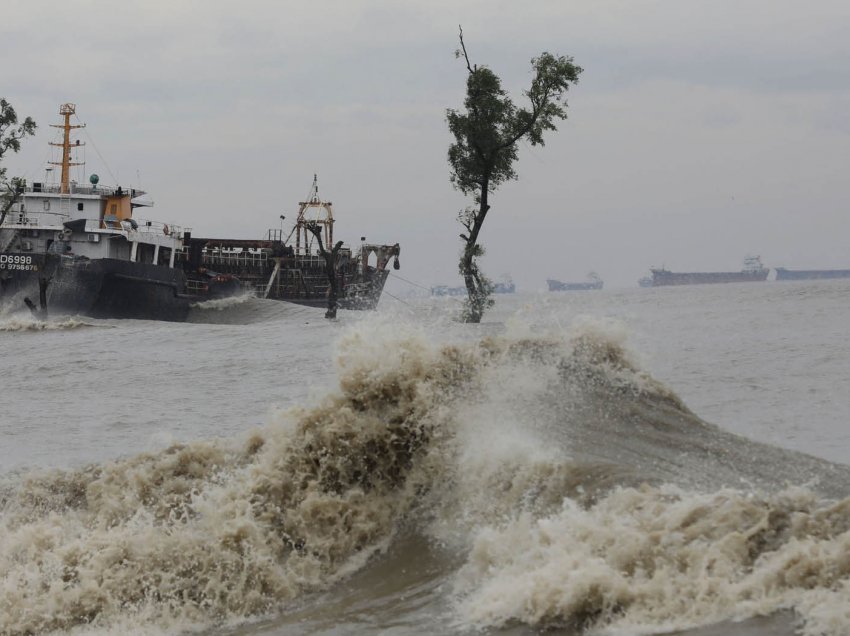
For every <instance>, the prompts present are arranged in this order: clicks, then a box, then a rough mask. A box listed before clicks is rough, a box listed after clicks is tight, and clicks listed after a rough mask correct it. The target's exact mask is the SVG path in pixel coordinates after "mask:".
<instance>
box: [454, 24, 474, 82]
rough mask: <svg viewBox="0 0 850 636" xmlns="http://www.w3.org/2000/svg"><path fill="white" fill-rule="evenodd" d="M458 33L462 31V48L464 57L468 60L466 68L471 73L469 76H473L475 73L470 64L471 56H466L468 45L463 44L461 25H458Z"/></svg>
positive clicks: (461, 35) (461, 36) (461, 34)
mask: <svg viewBox="0 0 850 636" xmlns="http://www.w3.org/2000/svg"><path fill="white" fill-rule="evenodd" d="M457 28H458V31H460V48H461V50H462V51H463V57H464V59H465V60H466V68H467V70H468V71H469V74H470V75H472V73H474V71H473V69H472V65H471V64H470V63H469V55H467V54H466V44H464V43H463V27H462V26H461V25H459V24H458V25H457Z"/></svg>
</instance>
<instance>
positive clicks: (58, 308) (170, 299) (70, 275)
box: [0, 103, 399, 321]
mask: <svg viewBox="0 0 850 636" xmlns="http://www.w3.org/2000/svg"><path fill="white" fill-rule="evenodd" d="M59 114H60V115H61V116H62V117H63V118H64V122H63V123H62V124H58V125H55V127H57V128H60V129H62V141H61V142H60V143H51V144H50V145H51V146H55V147H58V148H59V149H60V153H61V158H60V160H59V161H51V162H49V164H48V168H49V170H50V171H52V166H54V165H55V166H59V167H61V177H60V180H59V182H58V183H55V182H54V183H49V182H48V180H47V178H46V179H45V181H44V182H33V183H26V182H24V181H21V180H18V181H16V182H15V184H14V188H13V192H12V193H11V195H10V197H9V198H8V199H7V200H6V203H5V204H4V205H3V210H4V212H3V213H2V215H0V305H2V306H4V307H11V308H12V309H13V310H14V309H17V308H19V307H23V306H24V305H26V306H27V307H29V308H30V310H32V311H33V313H34V314H36V315H37V316H39V317H43V316H46V315H47V314H48V312H50V313H60V314H81V315H86V316H91V317H95V318H137V319H147V320H170V321H183V320H186V318H187V317H188V314H189V311H190V308H191V306H192V305H193V304H195V303H198V302H201V301H205V300H212V299H217V298H224V297H227V296H234V295H239V294H244V293H246V292H249V293H256V294H257V295H260V296H262V297H264V298H272V299H276V300H286V301H291V302H296V303H300V304H305V305H323V304H325V303H326V297H327V290H328V287H329V285H328V279H327V275H326V269H325V261H324V259H323V258H322V257H321V255H320V254H319V251H318V250H317V249H316V246H315V240H314V239H315V237H314V236H313V233H312V232H310V233H309V234H310V237H308V236H307V234H308V231H307V230H308V226H309V225H313V226H314V227H315V224H317V225H318V226H320V227H321V228H322V231H323V232H324V236H325V239H326V244H327V245H328V249H330V248H331V243H332V241H333V222H334V221H333V215H332V211H331V205H330V203H328V202H324V201H321V200H320V199H319V198H318V188H317V186H316V179H315V176H314V179H313V186H314V187H313V193H312V195H311V197H310V198H309V199H308V201H306V202H303V203H302V204H301V210H300V213H299V220H298V222H297V223H296V226H295V228H293V232H295V233H296V240H295V245H289V244H287V242H286V241H285V240H284V239H283V236H282V231H269V236H268V238H267V240H264V241H238V240H227V239H200V238H193V237H192V234H191V232H190V231H189V229H188V228H182V227H180V226H178V225H176V224H173V223H163V222H160V221H151V220H144V219H141V218H139V215H138V212H139V211H140V210H142V209H144V208H147V207H150V206H152V205H153V202H152V201H151V199H150V197H149V196H148V195H147V193H145V192H144V191H142V190H140V189H135V188H129V189H125V188H122V187H121V186H104V185H102V184H100V183H99V181H100V180H99V178H98V176H97V175H96V174H92V175H91V176H90V177H89V180H88V183H87V184H80V183H77V182H76V181H73V180H72V179H71V178H70V173H71V168H72V167H74V166H83V165H84V162H79V161H76V160H75V159H76V157H72V155H74V154H75V153H76V152H77V151H78V150H79V149H80V148H81V147H82V146H85V144H84V143H82V142H80V141H79V140H75V141H72V140H71V133H72V131H73V130H75V129H77V128H83V127H84V126H85V124H81V123H75V124H72V123H71V117H72V116H75V115H76V106H75V105H74V104H71V103H67V104H62V105H61V106H60V109H59ZM72 159H74V160H72ZM317 207H318V208H323V209H324V210H325V214H324V216H321V215H316V218H308V216H307V214H308V212H312V211H313V209H314V208H317ZM291 234H292V233H290V237H291ZM398 254H399V246H398V244H394V245H373V244H366V242H365V240H362V242H361V246H360V251H359V254H357V255H356V256H353V255H352V253H351V250H350V249H348V248H344V247H341V249H340V250H338V253H337V260H336V264H337V267H336V272H337V276H338V278H337V280H338V282H339V283H340V285H339V290H340V291H339V306H340V307H342V308H348V309H371V308H374V307H375V306H376V305H377V303H378V300H379V298H380V295H381V292H382V290H383V287H384V282H385V281H386V278H387V276H388V273H389V270H388V269H387V266H388V264H389V262H390V259H391V258H393V257H394V258H395V262H394V263H393V265H394V266H395V267H396V268H397V267H398ZM34 299H37V302H38V305H37V306H36V301H35V300H34Z"/></svg>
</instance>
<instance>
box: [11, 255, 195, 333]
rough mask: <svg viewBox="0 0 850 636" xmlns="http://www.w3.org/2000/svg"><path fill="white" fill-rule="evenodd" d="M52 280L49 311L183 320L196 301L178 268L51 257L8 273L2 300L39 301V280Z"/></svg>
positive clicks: (50, 313)
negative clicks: (35, 267) (32, 268)
mask: <svg viewBox="0 0 850 636" xmlns="http://www.w3.org/2000/svg"><path fill="white" fill-rule="evenodd" d="M41 279H45V280H47V281H48V283H47V293H46V299H47V312H48V315H54V314H72V315H83V316H90V317H92V318H132V319H139V320H167V321H175V322H182V321H184V320H186V317H187V316H188V314H189V306H190V304H191V303H192V302H193V301H195V300H197V298H193V297H191V296H188V295H187V294H186V293H185V291H186V277H185V274H184V273H183V272H182V271H181V270H178V269H172V268H169V267H165V266H161V265H152V264H147V263H132V262H129V261H123V260H117V259H109V258H104V259H94V260H88V259H72V258H66V257H62V258H59V257H46V258H45V259H44V261H43V264H42V265H41V266H40V267H39V269H38V271H20V272H7V273H6V275H5V277H4V278H2V279H0V302H2V303H3V304H8V303H11V304H12V305H13V306H14V305H16V304H17V303H20V306H21V307H23V306H24V298H25V297H26V298H30V299H31V300H32V301H33V302H34V303H36V304H37V303H38V299H39V280H41Z"/></svg>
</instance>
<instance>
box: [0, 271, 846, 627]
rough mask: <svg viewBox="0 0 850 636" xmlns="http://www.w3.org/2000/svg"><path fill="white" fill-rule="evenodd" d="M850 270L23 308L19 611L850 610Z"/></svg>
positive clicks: (601, 617) (791, 614) (16, 404)
mask: <svg viewBox="0 0 850 636" xmlns="http://www.w3.org/2000/svg"><path fill="white" fill-rule="evenodd" d="M848 294H850V281H823V282H809V283H805V282H800V283H797V282H789V283H780V282H768V283H762V284H730V285H715V286H694V287H680V288H668V289H663V288H662V289H637V288H636V289H631V290H611V291H608V290H605V291H601V292H587V293H562V294H553V293H546V292H530V291H529V292H526V293H519V294H514V295H505V296H499V297H497V304H496V306H495V307H494V309H493V310H492V311H491V312H490V313H488V314H487V315H486V319H485V322H484V323H483V324H481V325H465V324H462V323H459V322H457V321H456V320H455V317H456V313H457V310H458V303H457V301H456V300H455V299H454V298H436V299H430V298H427V299H425V298H423V299H401V300H396V299H395V298H392V297H385V298H384V299H383V300H382V301H381V306H380V308H379V310H378V311H377V312H368V313H360V312H342V313H341V316H340V319H339V320H337V321H335V322H331V321H326V320H324V318H323V312H322V311H321V310H317V309H311V308H304V307H299V306H295V305H289V304H286V303H280V302H275V301H263V300H258V299H253V298H240V299H233V300H228V301H214V302H211V303H206V304H203V305H200V306H198V307H195V308H193V311H192V315H191V320H190V322H188V323H185V324H175V323H163V322H146V321H117V320H116V321H110V320H105V321H101V320H92V319H88V318H84V317H78V316H52V317H51V318H50V320H48V321H46V322H39V321H35V320H33V319H32V317H30V316H29V315H28V314H26V313H21V312H20V311H18V308H17V307H6V308H5V309H3V310H2V313H0V634H44V633H57V634H66V633H67V634H114V633H127V634H179V633H202V634H215V635H225V634H227V635H237V634H238V635H260V634H262V635H273V634H274V635H278V634H280V635H283V634H298V635H302V634H303V635H306V634H327V635H343V634H345V635H348V634H355V635H357V634H376V633H380V634H393V635H398V636H408V635H409V636H414V635H422V634H492V635H510V636H517V635H525V634H539V633H552V634H563V635H577V634H612V635H613V634H629V635H632V634H670V633H673V634H682V635H687V636H709V635H716V634H733V635H740V636H756V635H764V634H789V635H790V634H797V633H799V634H807V635H820V634H824V635H830V636H834V635H842V634H849V633H850V465H848V457H850V426H848V424H850V422H848V419H850V395H848V392H847V386H848V379H850V339H848V338H847V337H846V325H847V317H848V305H847V298H848Z"/></svg>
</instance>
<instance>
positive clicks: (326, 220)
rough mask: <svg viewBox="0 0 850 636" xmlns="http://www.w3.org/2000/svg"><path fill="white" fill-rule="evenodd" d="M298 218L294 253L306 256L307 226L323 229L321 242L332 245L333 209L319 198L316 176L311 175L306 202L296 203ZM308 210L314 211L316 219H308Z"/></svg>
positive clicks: (307, 249) (308, 232)
mask: <svg viewBox="0 0 850 636" xmlns="http://www.w3.org/2000/svg"><path fill="white" fill-rule="evenodd" d="M298 206H299V207H298V218H297V219H296V221H295V253H296V254H307V252H308V251H309V246H308V241H309V240H310V239H309V236H310V231H309V230H308V229H307V225H308V224H313V223H315V224H317V225H321V226H322V228H323V235H324V238H323V242H324V244H325V245H333V239H334V214H333V207H332V203H331V202H330V201H322V200H321V199H320V198H319V184H318V179H317V177H316V175H315V174H314V175H313V186H312V187H311V189H310V195H309V196H308V197H307V200H306V201H300V202H299V203H298ZM310 210H315V211H316V218H308V216H307V215H308V212H309V211H310ZM302 236H303V239H304V243H303V245H304V248H303V251H302V248H301V245H302V243H301V240H302Z"/></svg>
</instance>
